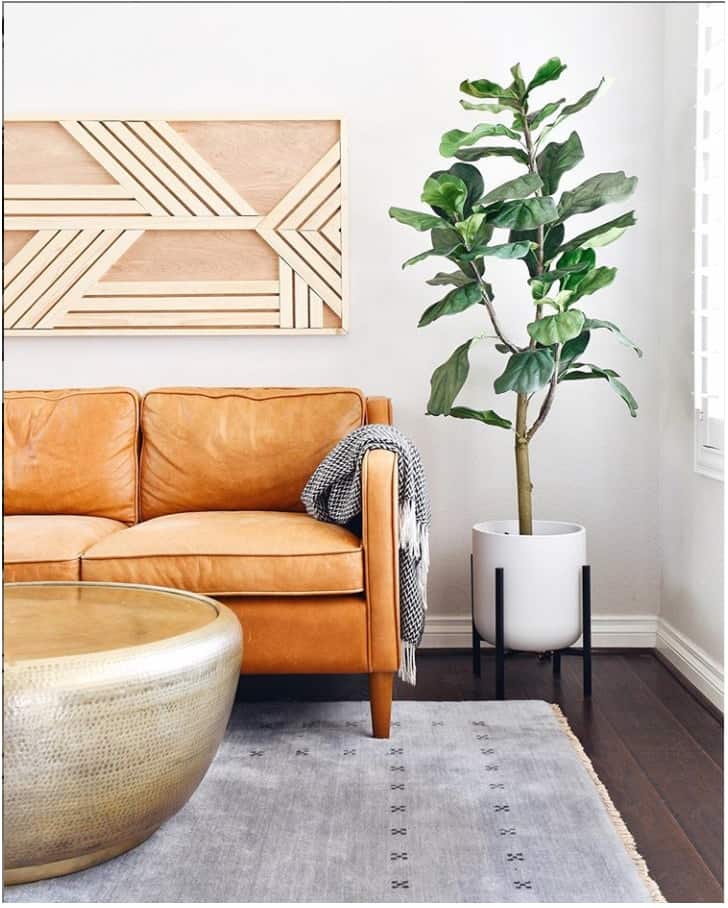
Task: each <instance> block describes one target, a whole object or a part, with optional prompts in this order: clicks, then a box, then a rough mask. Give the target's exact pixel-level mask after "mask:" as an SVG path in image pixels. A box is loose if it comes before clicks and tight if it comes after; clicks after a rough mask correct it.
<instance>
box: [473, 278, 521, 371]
mask: <svg viewBox="0 0 728 908" xmlns="http://www.w3.org/2000/svg"><path fill="white" fill-rule="evenodd" d="M472 268H473V273H474V274H475V277H476V278H477V280H478V284H479V285H480V290H481V292H482V294H483V302H484V303H485V308H486V309H487V310H488V315H489V316H490V321H491V324H492V325H493V330H494V331H495V333H496V334H497V336H498V339H499V340H500V342H501V343H502V344H505V346H506V347H508V349H509V350H510V351H511V353H518V352H519V351H520V349H521V348H520V347H517V346H516V345H515V344H514V343H512V342H511V341H509V340H508V338H507V337H506V336H505V334H504V333H503V329H502V328H501V326H500V323H499V322H498V317H497V315H496V314H495V306H494V305H493V300H492V299H491V298H490V294H489V293H488V287H487V285H486V283H485V281H484V280H483V278H482V276H481V275H480V273H479V272H478V269H477V268H476V267H475V264H473V266H472Z"/></svg>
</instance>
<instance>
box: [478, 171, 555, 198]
mask: <svg viewBox="0 0 728 908" xmlns="http://www.w3.org/2000/svg"><path fill="white" fill-rule="evenodd" d="M541 186H542V182H541V177H540V176H539V175H538V174H537V173H527V174H524V176H522V177H516V178H515V180H508V182H506V183H501V185H500V186H496V187H495V189H491V190H490V192H489V193H487V194H486V195H484V196H483V198H482V199H480V202H479V204H480V205H491V204H492V203H493V202H504V201H506V200H508V199H525V198H526V197H527V196H529V195H531V193H533V192H536V190H538V189H540V188H541Z"/></svg>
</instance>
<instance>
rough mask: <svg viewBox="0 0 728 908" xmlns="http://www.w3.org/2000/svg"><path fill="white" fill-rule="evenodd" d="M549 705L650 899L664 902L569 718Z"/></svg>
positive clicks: (557, 708)
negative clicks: (597, 793) (597, 794)
mask: <svg viewBox="0 0 728 908" xmlns="http://www.w3.org/2000/svg"><path fill="white" fill-rule="evenodd" d="M549 705H550V706H551V709H552V711H553V714H554V716H555V717H556V721H557V722H558V723H559V726H560V727H561V730H562V731H563V732H564V734H565V735H566V737H567V738H568V739H569V741H570V742H571V745H572V747H573V748H574V750H575V752H576V755H577V757H578V758H579V761H580V762H581V764H582V765H583V766H584V769H586V771H587V773H588V774H589V777H590V778H591V780H592V782H593V783H594V787H595V788H596V790H597V791H598V792H599V795H600V797H601V799H602V803H603V804H604V807H605V808H606V811H607V815H608V816H609V819H610V820H611V823H612V826H614V829H615V831H616V833H617V835H618V836H619V838H620V839H621V840H622V843H623V844H624V847H625V848H626V849H627V853H628V854H629V856H630V858H631V859H632V863H633V864H634V865H635V867H636V869H637V872H638V873H639V875H640V877H641V878H642V880H643V881H644V883H645V885H646V886H647V891H648V892H649V894H650V898H651V899H652V901H653V902H666V901H667V899H666V898H665V896H664V895H663V894H662V893H661V892H660V887H659V886H658V885H657V883H656V882H655V881H654V880H653V879H652V877H651V876H650V871H649V868H648V867H647V863H646V861H645V859H644V858H643V857H642V855H641V854H640V853H639V851H638V850H637V845H636V843H635V840H634V837H633V835H632V833H631V832H630V831H629V829H628V828H627V824H626V823H625V822H624V820H623V819H622V814H621V813H620V812H619V811H618V810H617V808H616V807H615V806H614V802H613V801H612V798H611V796H610V794H609V792H608V791H607V789H606V787H605V785H604V783H603V782H602V780H601V779H600V778H599V776H598V775H597V773H596V770H595V769H594V766H593V765H592V761H591V760H590V759H589V757H588V756H587V754H586V751H585V750H584V748H583V747H582V745H581V741H580V740H579V739H578V738H577V737H576V735H575V734H574V732H573V731H572V730H571V726H570V725H569V720H568V719H567V718H566V716H565V715H564V714H563V712H562V711H561V708H560V707H559V706H557V705H556V703H551V704H549Z"/></svg>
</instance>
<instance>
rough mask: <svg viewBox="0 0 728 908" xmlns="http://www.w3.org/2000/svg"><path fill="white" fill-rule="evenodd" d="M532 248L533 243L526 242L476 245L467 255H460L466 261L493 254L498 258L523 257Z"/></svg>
mask: <svg viewBox="0 0 728 908" xmlns="http://www.w3.org/2000/svg"><path fill="white" fill-rule="evenodd" d="M530 250H531V244H530V243H526V242H518V243H497V244H496V245H494V246H475V247H474V248H473V249H471V250H470V251H469V252H466V253H465V255H462V256H460V258H461V259H462V260H463V261H464V262H472V261H474V260H475V259H479V258H482V257H487V256H493V257H495V258H498V259H522V258H523V257H524V256H525V255H528V253H529V252H530Z"/></svg>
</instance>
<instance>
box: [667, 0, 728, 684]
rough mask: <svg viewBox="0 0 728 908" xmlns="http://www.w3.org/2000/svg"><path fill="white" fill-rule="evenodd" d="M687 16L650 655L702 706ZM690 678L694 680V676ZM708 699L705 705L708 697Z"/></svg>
mask: <svg viewBox="0 0 728 908" xmlns="http://www.w3.org/2000/svg"><path fill="white" fill-rule="evenodd" d="M696 26H697V7H696V6H695V5H693V4H675V5H673V6H671V7H669V8H668V9H667V10H666V18H665V60H666V61H669V65H668V66H666V67H665V81H664V107H663V111H664V129H665V138H664V153H663V157H662V167H663V181H662V182H663V186H664V187H666V189H667V191H666V192H664V193H663V194H662V216H661V217H662V222H663V225H665V228H666V229H665V230H664V231H663V234H662V237H663V243H662V257H661V266H660V272H661V275H662V288H663V292H662V303H661V308H663V307H664V308H665V309H666V310H667V312H668V313H669V317H666V318H665V317H663V318H660V319H659V325H660V334H659V341H660V345H659V363H660V406H659V409H660V414H659V434H658V437H659V468H660V495H659V520H658V523H659V527H660V536H659V547H660V561H661V564H662V578H661V604H662V608H661V619H662V621H661V627H660V631H659V638H658V645H659V648H660V649H662V650H663V651H665V652H666V655H668V656H669V657H670V658H671V659H672V660H673V661H675V662H676V663H677V664H678V667H679V668H681V669H682V670H683V671H685V672H687V673H689V674H691V672H692V674H691V678H692V680H693V681H695V682H696V683H697V684H698V685H699V686H700V687H701V689H703V690H704V691H705V693H707V694H708V695H710V696H713V695H714V694H715V691H714V690H713V688H715V687H716V686H717V684H718V683H720V684H722V669H721V668H720V666H722V664H723V483H721V482H718V481H716V480H714V479H709V478H707V477H705V476H701V475H698V474H697V473H695V471H694V469H693V409H694V408H693V398H692V395H691V391H692V381H693V360H692V332H693V317H692V308H693V281H692V260H691V257H692V249H693V232H692V231H693V221H694V218H693V204H694V201H693V186H694V165H693V160H694V147H695V128H694V117H695V111H694V105H695V53H696V47H697V27H696ZM698 669H700V671H702V674H703V675H704V677H703V678H701V677H699V674H700V671H698V675H697V676H696V674H695V673H696V670H698ZM713 698H714V699H715V697H714V696H713Z"/></svg>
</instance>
